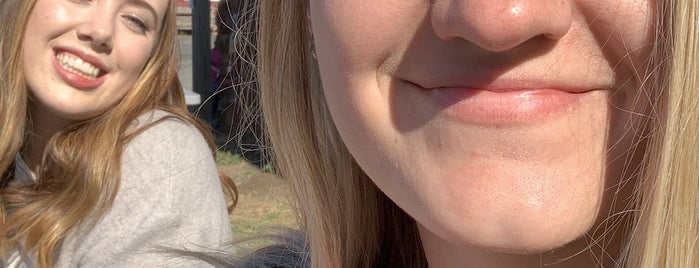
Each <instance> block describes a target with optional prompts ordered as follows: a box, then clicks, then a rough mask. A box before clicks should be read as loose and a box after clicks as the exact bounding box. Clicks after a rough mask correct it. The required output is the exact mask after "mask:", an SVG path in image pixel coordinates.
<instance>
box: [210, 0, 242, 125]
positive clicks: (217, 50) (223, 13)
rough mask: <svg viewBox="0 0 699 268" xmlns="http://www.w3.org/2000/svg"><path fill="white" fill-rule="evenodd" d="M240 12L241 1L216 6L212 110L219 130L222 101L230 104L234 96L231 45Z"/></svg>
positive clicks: (228, 0)
mask: <svg viewBox="0 0 699 268" xmlns="http://www.w3.org/2000/svg"><path fill="white" fill-rule="evenodd" d="M239 12H240V1H239V0H225V1H221V2H219V3H218V5H217V6H216V17H215V18H214V19H215V22H216V36H215V37H214V47H213V48H212V49H211V77H210V81H211V90H212V93H213V98H212V102H213V103H212V106H213V108H212V110H213V113H214V114H213V118H214V121H215V122H214V128H219V127H220V124H221V122H220V121H221V120H225V119H222V118H221V111H220V110H221V109H225V108H226V107H219V104H220V103H221V100H222V99H224V101H223V103H224V105H225V104H228V103H229V102H230V101H229V100H226V99H228V98H233V97H234V96H233V95H232V94H230V93H229V92H225V91H231V90H233V88H232V86H233V81H234V76H235V75H236V73H235V72H232V59H231V57H232V55H231V43H232V41H233V38H234V33H235V31H237V28H236V27H237V26H236V21H237V20H238V13H239Z"/></svg>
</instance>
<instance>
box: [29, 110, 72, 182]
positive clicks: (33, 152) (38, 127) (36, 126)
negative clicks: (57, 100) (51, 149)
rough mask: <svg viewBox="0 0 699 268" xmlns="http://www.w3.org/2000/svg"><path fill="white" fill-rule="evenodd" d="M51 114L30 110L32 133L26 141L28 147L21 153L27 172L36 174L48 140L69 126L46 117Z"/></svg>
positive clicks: (53, 118) (68, 123)
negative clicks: (27, 168)
mask: <svg viewBox="0 0 699 268" xmlns="http://www.w3.org/2000/svg"><path fill="white" fill-rule="evenodd" d="M48 114H51V113H46V112H40V111H37V109H32V122H31V124H32V126H31V127H32V132H31V133H29V135H28V137H27V139H28V140H27V141H28V144H29V147H27V148H25V151H24V152H22V158H23V159H24V162H25V163H27V166H28V167H29V170H30V171H32V172H34V173H36V172H37V170H38V168H39V165H40V164H41V159H42V158H43V156H44V150H45V149H46V144H47V143H48V141H49V139H50V138H51V137H52V136H53V135H54V134H56V133H58V132H59V131H60V130H62V129H64V128H66V127H67V126H69V125H70V124H71V122H70V121H67V120H60V119H58V118H55V117H51V116H46V115H48Z"/></svg>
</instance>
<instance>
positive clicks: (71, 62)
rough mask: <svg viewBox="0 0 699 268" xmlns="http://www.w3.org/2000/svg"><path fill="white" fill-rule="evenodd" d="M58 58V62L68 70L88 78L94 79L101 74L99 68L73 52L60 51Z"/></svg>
mask: <svg viewBox="0 0 699 268" xmlns="http://www.w3.org/2000/svg"><path fill="white" fill-rule="evenodd" d="M56 59H58V62H59V63H60V64H61V66H63V68H65V69H66V70H69V71H71V72H73V73H75V74H77V75H80V76H82V77H85V78H87V79H92V80H94V79H97V75H99V72H100V70H99V68H97V67H95V66H94V65H92V64H90V63H88V62H85V61H83V59H81V58H78V57H75V56H73V55H71V54H68V53H60V54H58V56H56Z"/></svg>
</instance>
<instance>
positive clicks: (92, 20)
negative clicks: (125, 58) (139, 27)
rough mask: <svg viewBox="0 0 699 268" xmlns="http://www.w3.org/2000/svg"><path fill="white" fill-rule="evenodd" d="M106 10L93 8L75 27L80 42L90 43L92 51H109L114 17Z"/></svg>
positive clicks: (111, 42)
mask: <svg viewBox="0 0 699 268" xmlns="http://www.w3.org/2000/svg"><path fill="white" fill-rule="evenodd" d="M109 13H110V12H107V11H106V9H102V11H100V8H98V7H95V8H93V9H92V12H90V14H86V16H84V17H83V21H82V22H81V23H80V25H78V27H77V35H78V38H79V39H80V40H83V41H88V42H91V43H92V47H93V48H94V49H101V50H111V49H112V45H113V37H114V21H115V20H114V18H113V17H114V15H113V14H109Z"/></svg>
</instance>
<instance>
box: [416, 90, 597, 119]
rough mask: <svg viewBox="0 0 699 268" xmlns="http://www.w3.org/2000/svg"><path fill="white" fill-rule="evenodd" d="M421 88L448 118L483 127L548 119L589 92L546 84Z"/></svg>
mask: <svg viewBox="0 0 699 268" xmlns="http://www.w3.org/2000/svg"><path fill="white" fill-rule="evenodd" d="M424 90H425V93H426V95H427V96H428V98H429V99H431V100H432V101H433V102H434V104H436V105H438V106H440V108H442V109H444V110H443V111H444V113H445V114H446V115H447V116H448V117H450V118H453V119H455V120H457V121H461V122H464V123H470V124H478V125H485V126H508V125H522V124H529V123H533V122H537V121H539V120H544V119H546V118H551V117H554V116H556V115H560V114H563V113H565V112H566V111H569V110H570V109H572V108H573V107H574V106H575V105H576V104H578V103H579V102H580V99H581V98H582V97H583V96H584V95H586V94H588V92H591V90H572V89H571V90H565V89H557V88H547V87H540V88H521V89H520V88H498V89H483V88H471V87H437V88H431V89H424Z"/></svg>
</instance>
